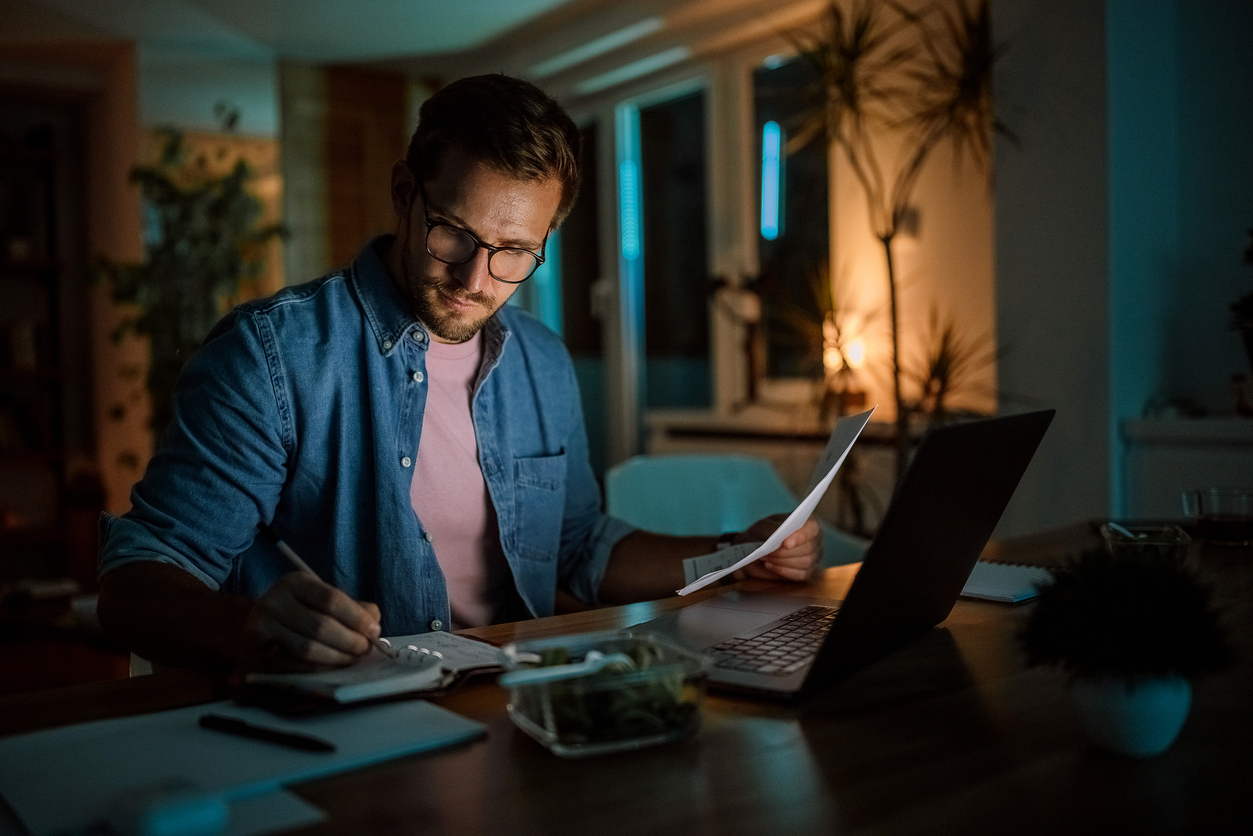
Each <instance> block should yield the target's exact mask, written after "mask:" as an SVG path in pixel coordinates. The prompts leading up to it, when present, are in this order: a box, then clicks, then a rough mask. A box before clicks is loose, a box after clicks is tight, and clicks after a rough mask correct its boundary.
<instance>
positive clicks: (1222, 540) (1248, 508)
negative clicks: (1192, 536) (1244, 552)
mask: <svg viewBox="0 0 1253 836" xmlns="http://www.w3.org/2000/svg"><path fill="white" fill-rule="evenodd" d="M1181 499H1182V501H1183V513H1184V516H1186V517H1188V518H1190V519H1193V520H1196V530H1197V535H1198V536H1199V537H1200V538H1201V539H1202V540H1204V541H1205V542H1207V543H1210V544H1212V545H1215V546H1247V545H1249V543H1250V542H1253V491H1248V490H1244V489H1242V488H1199V489H1197V490H1194V491H1184V492H1183V495H1182V497H1181Z"/></svg>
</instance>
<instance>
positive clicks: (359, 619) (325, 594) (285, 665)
mask: <svg viewBox="0 0 1253 836" xmlns="http://www.w3.org/2000/svg"><path fill="white" fill-rule="evenodd" d="M379 635H380V627H379V608H378V607H377V606H376V605H374V604H369V603H363V602H360V601H354V600H353V599H352V598H351V597H349V596H348V595H347V594H345V593H344V592H342V591H340V590H338V589H336V588H335V587H333V586H331V585H330V584H327V583H324V582H323V581H321V580H320V579H318V578H315V577H313V576H312V575H309V574H306V573H304V572H290V573H288V574H287V575H285V576H284V577H283V578H281V579H280V580H279V581H278V583H276V584H274V586H273V587H271V588H270V590H269V591H268V592H266V594H265V595H264V596H262V597H261V598H259V599H258V600H257V601H256V602H255V603H254V605H253V606H252V609H251V610H250V611H249V613H248V619H247V621H246V622H245V624H244V647H243V653H242V658H241V662H242V664H243V666H244V668H245V669H256V668H268V669H271V670H274V669H286V670H293V669H297V670H300V669H303V670H309V669H314V668H321V667H334V666H341V665H348V664H351V663H353V662H355V661H356V660H357V659H358V658H359V657H361V656H363V655H365V654H366V653H368V652H369V651H370V648H371V647H373V646H374V640H375V639H377V638H378V637H379Z"/></svg>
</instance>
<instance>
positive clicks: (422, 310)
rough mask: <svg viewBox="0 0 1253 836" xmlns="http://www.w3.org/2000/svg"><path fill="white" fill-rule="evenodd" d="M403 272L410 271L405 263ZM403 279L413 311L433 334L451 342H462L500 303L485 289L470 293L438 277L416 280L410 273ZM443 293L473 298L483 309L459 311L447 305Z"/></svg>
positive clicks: (479, 326)
mask: <svg viewBox="0 0 1253 836" xmlns="http://www.w3.org/2000/svg"><path fill="white" fill-rule="evenodd" d="M405 272H406V274H408V272H409V271H408V265H406V270H405ZM405 279H406V283H407V284H408V285H409V299H410V301H411V303H412V304H413V312H414V314H416V315H417V317H418V319H419V320H420V321H421V322H422V324H423V325H425V326H426V327H427V328H429V329H430V331H431V333H432V334H434V335H435V336H437V337H439V338H440V339H441V340H447V341H448V342H450V343H463V342H465V341H466V340H468V339H470V338H471V337H473V336H474V335H475V334H477V333H478V332H479V330H480V329H481V328H482V327H483V325H484V324H485V323H486V322H487V320H489V319H491V318H492V316H493V315H495V313H496V309H497V308H498V307H499V304H497V302H496V300H495V299H494V298H493V297H491V296H489V295H487V294H486V293H471V292H470V291H468V290H466V289H465V288H464V287H462V286H461V285H460V284H458V283H457V282H455V281H454V282H451V283H449V284H444V283H442V282H440V281H439V280H438V279H434V278H430V277H422V278H421V279H420V280H419V281H418V282H417V283H416V284H415V283H414V281H413V280H412V278H410V276H409V275H406V276H405ZM445 297H453V298H455V299H459V300H463V301H467V302H474V303H476V304H478V305H480V306H482V308H483V310H484V312H483V313H482V315H478V316H476V315H474V314H472V313H471V314H459V313H457V312H455V311H453V310H450V309H449V307H448V302H447V299H446V298H445Z"/></svg>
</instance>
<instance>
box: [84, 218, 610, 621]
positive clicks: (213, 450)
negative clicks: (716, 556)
mask: <svg viewBox="0 0 1253 836" xmlns="http://www.w3.org/2000/svg"><path fill="white" fill-rule="evenodd" d="M388 243H389V239H387V238H380V239H376V240H375V241H373V242H371V244H370V245H369V246H367V247H366V248H365V249H364V250H363V251H362V252H361V254H360V255H359V256H358V257H357V259H356V260H355V261H354V262H353V264H352V265H351V266H350V267H348V268H347V269H346V270H344V271H342V272H339V273H335V274H332V275H330V276H327V277H325V278H323V279H320V280H318V281H315V282H311V283H309V284H305V285H300V286H297V287H290V288H287V289H285V290H283V291H281V292H279V293H278V294H276V295H274V296H272V297H270V298H269V299H265V300H260V301H256V302H250V303H248V304H245V305H241V306H240V307H238V308H236V309H235V310H234V311H233V312H231V313H230V314H229V315H228V316H227V317H226V318H225V319H223V320H222V321H221V322H220V323H218V325H217V326H216V327H215V328H214V329H213V331H212V333H210V334H209V336H208V337H207V338H206V339H205V343H204V345H203V346H202V347H201V348H200V350H199V351H198V352H197V353H196V354H195V355H194V356H193V357H192V358H191V360H190V361H188V363H187V366H186V367H185V369H184V371H183V373H182V376H181V377H180V379H179V382H178V389H177V392H176V394H175V405H174V407H175V408H174V421H173V423H172V424H171V426H170V428H169V430H167V432H166V434H165V437H164V438H163V439H162V443H161V446H160V449H159V450H158V452H157V453H156V455H155V456H154V457H153V458H152V461H151V462H150V463H149V465H148V469H147V471H146V472H145V474H144V477H143V479H142V480H141V481H140V482H139V483H138V484H137V485H136V486H135V488H134V490H133V491H132V494H131V503H132V508H131V510H130V511H129V512H128V513H127V514H125V515H124V516H122V517H119V518H106V519H105V521H104V524H103V526H102V528H103V532H102V545H101V555H100V572H101V574H102V575H103V574H104V573H107V572H109V571H110V570H112V569H115V568H116V567H118V566H121V565H124V564H126V563H130V562H133V561H137V560H155V561H159V562H164V563H170V564H173V565H175V566H178V567H180V568H182V569H185V570H186V571H188V572H190V573H191V574H193V575H195V576H196V577H197V578H199V579H200V580H202V581H203V582H204V583H206V584H208V585H209V587H211V588H213V589H222V590H225V591H229V592H234V593H238V594H241V595H246V596H250V597H258V596H260V595H261V594H263V593H264V592H265V591H266V590H267V589H268V588H269V587H270V586H271V585H272V584H273V583H274V582H275V581H276V580H277V579H278V578H279V577H280V576H281V575H283V574H284V573H286V572H289V571H291V570H292V567H291V566H290V565H289V564H288V563H287V562H286V561H285V560H284V558H283V557H282V556H281V555H280V554H279V552H278V551H277V550H276V549H275V548H274V547H273V546H271V545H270V544H269V543H268V542H266V541H265V540H264V539H263V538H259V537H257V536H256V535H257V523H259V522H262V521H264V522H272V524H273V526H274V528H275V529H276V530H277V531H278V532H279V534H280V535H281V536H282V537H283V539H284V540H286V541H287V542H288V543H289V544H290V545H291V546H292V548H293V549H295V551H296V552H297V553H298V554H300V555H301V556H302V557H303V558H304V559H305V562H307V563H308V564H309V565H310V566H311V567H312V568H313V570H314V571H315V572H317V573H318V575H319V576H320V577H321V578H322V579H323V580H326V581H328V582H329V583H332V584H334V585H335V586H337V587H339V588H340V589H342V590H343V591H344V592H346V593H348V594H349V595H351V596H352V597H354V598H356V599H358V600H365V601H373V602H375V603H377V604H378V605H379V607H380V609H381V610H382V629H383V634H384V635H405V634H409V633H420V632H425V631H427V630H438V629H441V628H444V627H446V626H447V625H448V624H449V623H450V618H449V606H448V595H447V592H446V589H445V585H444V576H443V574H442V572H441V571H440V568H439V564H438V563H437V562H436V560H435V553H434V550H433V549H432V548H431V544H430V542H428V540H427V539H426V535H425V529H424V528H423V526H422V523H421V521H420V520H419V519H418V517H417V515H416V514H415V513H414V510H413V506H412V505H411V504H410V500H409V488H410V482H411V481H412V478H413V472H414V470H413V459H414V457H416V456H417V451H418V438H419V436H420V435H421V432H422V417H423V412H424V410H425V405H426V392H427V387H426V384H425V380H426V349H427V346H428V345H429V344H430V339H431V337H430V334H429V333H428V332H427V330H426V329H425V328H424V327H423V326H422V324H421V323H419V322H418V321H417V320H416V319H415V318H414V317H413V316H412V314H411V313H410V312H409V307H408V305H407V304H406V303H405V301H404V300H403V299H402V297H401V296H400V294H399V292H398V291H397V290H396V288H395V287H394V285H393V284H392V281H391V279H390V277H389V275H388V272H387V269H386V267H385V266H384V265H383V262H382V260H381V258H380V256H379V252H381V251H382V250H383V249H385V247H386V246H387V244H388ZM483 336H484V342H483V363H482V366H481V368H480V371H479V375H478V378H477V380H476V382H475V388H474V396H473V401H472V414H473V420H474V431H475V435H476V437H477V439H478V447H479V449H478V458H479V466H480V467H481V468H482V471H483V477H484V481H485V482H486V484H487V489H488V493H489V495H490V497H491V502H492V506H493V507H494V509H495V511H496V517H497V521H498V523H499V528H500V539H501V546H502V548H503V550H504V554H505V559H506V560H507V561H508V564H509V567H510V569H511V570H512V572H513V577H514V581H515V584H516V586H517V590H518V593H519V594H520V596H521V599H522V601H523V603H525V605H526V607H527V609H528V610H529V611H530V612H531V614H532V615H534V616H544V615H550V614H551V613H552V611H553V599H554V593H555V591H556V589H557V588H558V587H561V588H563V589H566V590H568V591H569V592H571V593H572V594H573V595H575V596H576V597H578V598H580V599H582V600H583V601H586V602H589V603H595V602H596V595H597V588H598V587H599V585H600V581H601V578H602V577H603V576H604V573H605V567H606V565H607V563H608V560H609V554H610V551H611V549H612V548H613V546H614V545H615V544H616V543H617V542H618V540H620V539H621V538H622V537H624V536H625V535H627V534H628V533H630V532H631V531H632V528H631V527H630V526H628V525H627V524H626V523H624V522H622V521H620V520H615V519H613V518H610V517H607V516H605V515H603V514H602V513H601V512H600V491H599V488H598V487H597V484H596V480H595V478H594V477H593V475H592V471H591V466H590V465H589V462H588V453H587V438H586V432H585V430H584V427H583V412H582V409H581V408H580V406H579V395H578V389H577V386H576V383H575V378H574V370H573V366H572V364H571V362H570V357H569V354H568V353H567V352H566V350H565V346H564V345H563V344H562V342H561V340H560V338H558V337H557V336H556V335H555V334H554V333H553V332H552V331H550V330H548V329H547V328H546V327H544V325H542V324H541V323H540V322H539V321H538V320H536V319H535V318H534V317H532V316H530V315H529V314H527V313H526V312H524V311H521V310H519V309H517V308H513V307H509V306H503V307H502V308H501V309H500V311H499V312H498V313H497V314H496V315H495V316H493V317H492V318H491V319H489V320H488V322H487V324H486V325H485V326H484V329H483Z"/></svg>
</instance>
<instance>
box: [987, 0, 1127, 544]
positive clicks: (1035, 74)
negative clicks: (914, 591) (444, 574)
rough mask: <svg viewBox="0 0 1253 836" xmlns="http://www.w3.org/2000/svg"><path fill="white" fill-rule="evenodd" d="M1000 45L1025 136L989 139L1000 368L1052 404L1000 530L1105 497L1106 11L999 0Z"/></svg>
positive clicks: (1103, 503) (1019, 395)
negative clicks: (992, 144) (993, 149)
mask: <svg viewBox="0 0 1253 836" xmlns="http://www.w3.org/2000/svg"><path fill="white" fill-rule="evenodd" d="M992 13H993V30H994V32H995V36H996V40H997V41H998V42H1007V43H1008V44H1009V49H1008V51H1007V52H1006V54H1005V57H1004V60H1003V61H1002V63H1001V65H1000V67H999V68H998V72H997V77H996V83H997V97H998V107H999V108H1000V109H1001V111H1002V113H1003V114H1004V116H1005V118H1006V120H1007V121H1008V122H1009V123H1010V124H1011V125H1013V126H1014V128H1015V130H1016V131H1017V132H1018V134H1019V135H1020V136H1021V145H1020V146H1019V147H1014V146H1013V145H1012V144H1010V143H1008V142H1005V141H1003V140H1002V141H999V142H998V144H997V153H996V170H997V190H996V215H995V227H996V298H997V313H996V324H997V333H998V334H1000V335H1001V339H1002V341H1003V344H1004V346H1005V348H1006V353H1005V355H1004V357H1003V358H1002V359H1001V362H1000V364H999V367H998V374H997V381H998V386H999V389H1000V391H1001V394H1002V396H1003V397H1006V398H1008V397H1013V398H1015V399H1016V401H1017V406H1018V407H1019V408H1025V407H1056V408H1057V417H1056V419H1055V420H1054V422H1053V426H1052V427H1051V428H1050V430H1049V433H1048V435H1047V436H1046V438H1045V440H1044V442H1043V444H1042V445H1041V447H1040V450H1039V452H1038V453H1037V454H1036V457H1035V460H1034V461H1033V462H1032V464H1031V466H1030V468H1029V469H1028V471H1027V473H1026V475H1025V476H1024V478H1023V481H1022V483H1021V485H1020V486H1019V489H1018V491H1017V493H1016V494H1015V496H1014V499H1013V500H1012V501H1011V502H1010V505H1009V508H1008V509H1007V510H1006V512H1005V516H1004V517H1003V518H1002V520H1001V526H1000V528H999V529H998V533H999V534H1001V535H1002V536H1004V535H1009V534H1016V533H1024V532H1027V531H1031V530H1036V529H1040V528H1044V527H1047V526H1052V525H1058V524H1061V523H1065V522H1069V521H1073V520H1077V519H1083V518H1087V517H1092V516H1100V515H1102V514H1104V513H1106V509H1107V508H1108V506H1109V470H1108V469H1109V449H1110V444H1109V417H1108V416H1109V392H1108V381H1109V372H1108V368H1109V361H1108V357H1109V334H1108V309H1109V290H1108V282H1107V273H1108V271H1107V252H1108V220H1107V185H1106V184H1107V172H1108V168H1107V164H1106V98H1105V89H1104V78H1105V36H1104V32H1105V25H1104V18H1103V7H1102V5H1101V4H1094V3H1090V2H1087V0H996V2H993V4H992Z"/></svg>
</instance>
